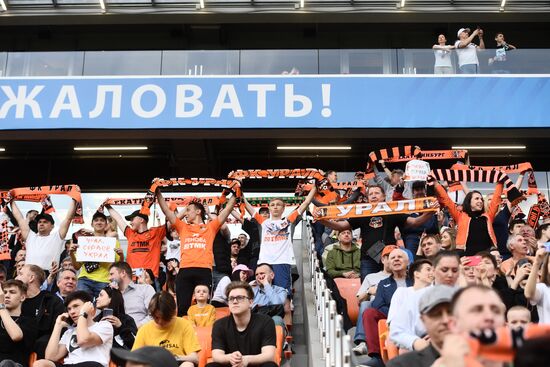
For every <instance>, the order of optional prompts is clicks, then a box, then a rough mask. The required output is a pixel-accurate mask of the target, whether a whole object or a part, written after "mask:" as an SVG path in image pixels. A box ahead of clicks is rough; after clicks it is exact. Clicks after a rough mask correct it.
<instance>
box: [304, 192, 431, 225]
mask: <svg viewBox="0 0 550 367" xmlns="http://www.w3.org/2000/svg"><path fill="white" fill-rule="evenodd" d="M438 209H439V203H438V202H437V199H436V198H434V197H431V196H429V197H425V198H419V199H412V200H399V201H390V202H381V203H364V204H348V205H332V206H324V207H320V208H316V209H315V219H316V220H321V219H346V218H363V217H374V216H382V215H394V214H412V213H423V212H435V211H437V210H438Z"/></svg>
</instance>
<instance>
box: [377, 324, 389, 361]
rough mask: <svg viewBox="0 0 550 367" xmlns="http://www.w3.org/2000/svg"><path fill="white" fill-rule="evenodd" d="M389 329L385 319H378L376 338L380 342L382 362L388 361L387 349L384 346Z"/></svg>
mask: <svg viewBox="0 0 550 367" xmlns="http://www.w3.org/2000/svg"><path fill="white" fill-rule="evenodd" d="M388 336H389V330H388V324H387V323H386V320H385V319H383V320H379V321H378V340H379V342H380V356H381V357H382V360H383V361H384V363H386V362H388V359H389V358H388V349H387V348H386V340H388Z"/></svg>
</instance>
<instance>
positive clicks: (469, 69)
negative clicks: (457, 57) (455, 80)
mask: <svg viewBox="0 0 550 367" xmlns="http://www.w3.org/2000/svg"><path fill="white" fill-rule="evenodd" d="M459 69H460V74H477V73H479V70H478V66H477V65H476V64H466V65H462V66H461V67H460V68H459Z"/></svg>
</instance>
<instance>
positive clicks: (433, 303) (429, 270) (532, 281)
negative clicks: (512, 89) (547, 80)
mask: <svg viewBox="0 0 550 367" xmlns="http://www.w3.org/2000/svg"><path fill="white" fill-rule="evenodd" d="M381 163H382V164H381V165H380V166H382V168H383V169H384V171H382V170H381V171H380V172H378V171H377V170H375V172H376V180H373V182H371V183H369V184H368V185H367V186H366V190H365V199H366V201H367V202H368V203H370V204H375V203H379V202H381V201H383V200H391V199H392V198H393V200H395V196H396V195H402V196H403V197H402V198H400V199H413V198H419V197H425V196H427V192H430V194H431V196H435V197H436V198H437V199H438V202H439V204H440V207H439V209H438V210H437V211H436V212H435V213H434V212H432V213H424V214H422V213H412V214H395V215H385V216H376V215H371V216H368V217H364V218H351V219H348V220H322V221H319V222H320V224H322V226H319V225H318V226H317V227H314V228H315V230H316V231H315V233H314V235H315V236H316V237H317V240H321V243H322V250H323V252H321V254H320V255H318V257H319V260H321V262H322V264H323V266H324V270H325V271H326V276H328V277H331V278H353V277H355V276H360V277H361V281H362V283H361V286H360V287H359V288H358V290H357V299H356V300H353V299H350V298H347V299H346V301H347V302H358V303H359V315H358V318H357V322H356V324H355V325H354V326H355V329H354V330H355V333H354V339H353V340H354V343H355V346H354V348H353V351H354V353H355V354H356V355H366V354H368V356H369V357H370V358H368V359H366V360H365V359H364V358H362V359H361V360H363V363H364V364H365V365H368V366H383V365H384V364H385V363H384V361H383V360H382V355H381V351H380V338H379V334H378V332H379V328H378V326H379V323H380V321H381V320H384V322H385V323H386V324H387V325H388V328H389V330H388V336H389V343H390V344H391V345H392V346H395V347H396V348H398V350H399V353H400V354H403V356H401V357H399V358H394V359H391V360H390V361H389V362H388V363H387V364H388V366H432V365H435V366H441V365H444V366H469V365H470V364H468V363H469V362H468V361H467V360H468V358H469V353H470V352H471V350H470V348H469V347H468V340H467V338H466V340H463V339H464V335H467V334H464V332H466V333H469V332H477V331H479V330H484V329H486V328H492V329H494V328H498V327H500V326H504V325H506V324H508V325H510V327H511V328H515V327H517V326H518V325H520V326H525V325H526V324H528V325H530V324H532V323H537V322H538V323H540V324H541V325H543V324H544V323H545V322H547V321H545V320H547V317H548V315H549V310H550V308H548V307H549V305H550V302H548V301H547V298H545V297H548V296H550V288H549V285H550V280H549V279H548V272H549V271H550V269H549V268H548V266H549V265H548V251H549V250H550V248H549V247H548V243H547V242H548V237H547V236H546V233H547V231H548V228H549V227H550V223H547V222H546V220H545V219H543V218H540V220H539V221H537V223H536V225H537V229H536V231H535V230H534V229H533V228H532V227H531V226H529V225H528V224H527V222H526V216H525V215H524V214H523V213H521V210H518V208H517V207H514V206H513V205H511V203H510V202H508V201H507V200H506V196H505V195H502V194H503V184H502V183H497V184H496V186H495V189H494V191H493V192H492V193H491V194H490V195H488V197H487V196H485V197H484V196H483V195H482V194H481V193H480V192H479V191H475V190H473V191H469V190H468V188H467V186H466V185H465V184H463V185H462V189H463V191H464V192H463V193H462V197H463V200H462V201H458V203H457V202H456V198H455V199H453V198H451V192H450V191H449V192H448V191H447V187H446V185H445V186H444V184H446V183H444V182H443V183H440V182H437V181H432V182H429V184H427V183H426V182H405V181H404V179H403V175H404V173H403V171H401V170H397V169H396V170H393V171H390V170H388V169H387V168H386V167H385V165H384V162H383V161H382V162H381ZM382 181H384V185H383V186H382V185H380V184H379V183H380V182H382ZM522 181H523V175H521V174H520V175H519V177H518V180H517V181H516V186H518V187H520V186H521V184H522ZM407 187H409V190H407ZM388 188H389V189H390V190H391V191H390V192H391V193H392V194H391V195H390V197H388V194H387V193H388V191H386V189H388ZM396 193H397V194H396ZM453 194H454V192H453ZM407 195H408V196H407ZM452 196H455V195H452ZM512 213H515V215H512ZM502 222H504V223H505V225H502ZM326 228H329V230H330V229H333V230H334V232H333V233H332V234H331V235H329V236H324V233H325V232H326ZM417 228H421V230H416V229H417ZM357 229H359V231H357ZM352 233H354V234H355V236H353V235H352ZM501 243H504V246H502V245H501ZM374 249H376V250H374ZM373 250H374V251H373ZM356 254H359V257H360V260H359V262H357V261H356V259H354V256H355V255H356ZM407 264H409V265H408V266H407ZM359 269H360V271H359V272H358V270H359ZM359 273H360V275H359ZM337 284H338V287H342V286H345V285H344V284H346V283H345V281H344V282H343V283H342V282H338V283H337ZM348 284H351V281H350V283H348ZM334 286H335V285H334ZM329 288H330V286H329ZM335 294H336V296H335ZM337 294H338V293H333V297H336V298H337V297H338V296H337ZM346 310H347V308H346V307H344V308H343V309H341V312H344V313H345V312H346ZM461 338H462V339H461ZM408 352H412V353H408ZM539 352H541V353H543V351H539ZM477 359H478V360H479V361H482V363H483V365H491V366H493V365H499V366H500V365H502V364H498V363H497V364H495V362H493V361H491V362H487V361H484V360H483V358H481V357H479V358H477ZM465 361H466V362H465Z"/></svg>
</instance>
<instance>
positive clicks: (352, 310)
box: [334, 278, 361, 324]
mask: <svg viewBox="0 0 550 367" xmlns="http://www.w3.org/2000/svg"><path fill="white" fill-rule="evenodd" d="M334 282H335V283H336V286H337V287H338V291H339V292H340V295H341V296H342V297H343V298H344V299H345V300H346V303H347V304H348V316H349V318H350V320H351V322H352V323H353V324H355V323H356V322H357V316H358V315H359V303H358V302H357V291H358V290H359V288H360V287H361V279H347V278H334Z"/></svg>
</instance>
